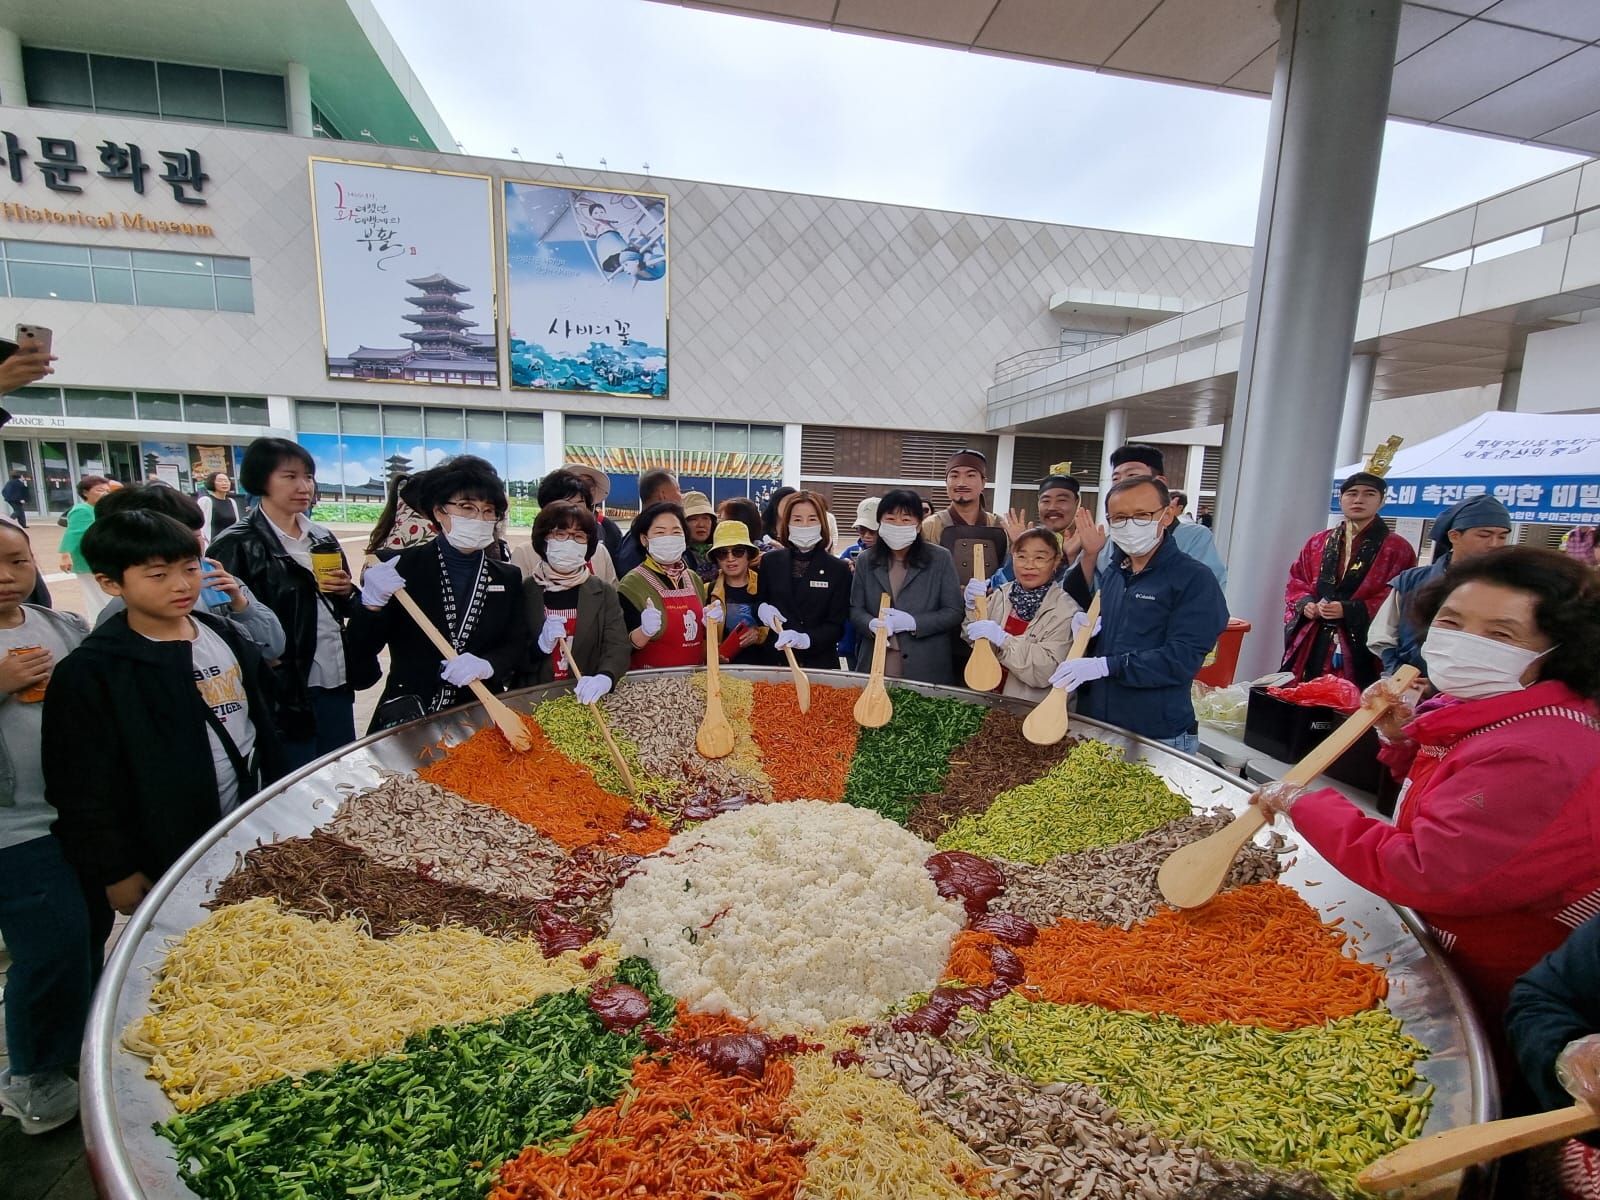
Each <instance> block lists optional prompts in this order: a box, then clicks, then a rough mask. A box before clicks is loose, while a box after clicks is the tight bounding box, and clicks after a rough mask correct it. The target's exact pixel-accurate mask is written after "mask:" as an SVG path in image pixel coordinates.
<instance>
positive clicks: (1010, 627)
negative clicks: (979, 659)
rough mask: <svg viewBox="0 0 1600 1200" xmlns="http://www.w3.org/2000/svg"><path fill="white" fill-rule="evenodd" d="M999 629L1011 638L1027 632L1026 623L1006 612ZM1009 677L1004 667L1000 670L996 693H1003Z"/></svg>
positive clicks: (1015, 615)
mask: <svg viewBox="0 0 1600 1200" xmlns="http://www.w3.org/2000/svg"><path fill="white" fill-rule="evenodd" d="M1000 628H1001V629H1004V630H1005V631H1006V632H1007V633H1009V634H1010V635H1011V636H1012V637H1021V636H1022V635H1023V634H1025V633H1027V632H1028V622H1026V621H1024V620H1023V619H1022V618H1021V617H1019V616H1017V614H1016V613H1014V612H1008V613H1007V614H1006V619H1005V623H1004V624H1003V625H1001V626H1000ZM997 656H998V655H997ZM1010 677H1011V672H1010V671H1008V670H1006V669H1005V668H1004V667H1001V668H1000V682H999V683H997V684H995V686H994V690H995V691H997V692H1002V691H1004V690H1005V686H1006V680H1007V679H1009V678H1010Z"/></svg>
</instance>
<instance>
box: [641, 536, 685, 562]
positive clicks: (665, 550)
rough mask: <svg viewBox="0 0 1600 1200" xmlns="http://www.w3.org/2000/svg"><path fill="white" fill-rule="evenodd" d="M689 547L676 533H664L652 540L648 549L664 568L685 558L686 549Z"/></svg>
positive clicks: (651, 555)
mask: <svg viewBox="0 0 1600 1200" xmlns="http://www.w3.org/2000/svg"><path fill="white" fill-rule="evenodd" d="M687 545H688V543H686V542H685V541H684V540H683V538H682V537H680V536H679V535H678V534H676V533H663V534H658V535H657V536H655V537H653V538H651V539H650V544H649V546H648V547H647V549H648V551H649V554H650V557H651V558H653V559H655V560H656V562H658V563H660V564H661V565H662V566H667V565H668V564H670V563H675V562H678V561H679V560H680V559H682V558H683V551H684V548H685V547H686V546H687Z"/></svg>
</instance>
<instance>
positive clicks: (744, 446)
mask: <svg viewBox="0 0 1600 1200" xmlns="http://www.w3.org/2000/svg"><path fill="white" fill-rule="evenodd" d="M711 440H712V449H714V450H715V451H716V452H717V453H718V454H743V453H744V452H745V451H746V450H748V449H749V444H750V427H749V426H747V425H724V424H722V423H721V422H720V421H719V422H718V423H717V424H716V425H714V426H712V428H711Z"/></svg>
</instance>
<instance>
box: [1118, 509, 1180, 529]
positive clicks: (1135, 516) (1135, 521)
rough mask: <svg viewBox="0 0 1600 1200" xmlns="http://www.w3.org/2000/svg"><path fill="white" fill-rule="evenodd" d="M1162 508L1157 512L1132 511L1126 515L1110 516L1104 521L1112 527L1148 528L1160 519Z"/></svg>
mask: <svg viewBox="0 0 1600 1200" xmlns="http://www.w3.org/2000/svg"><path fill="white" fill-rule="evenodd" d="M1165 511H1166V510H1165V509H1162V510H1160V511H1158V512H1146V513H1132V514H1130V515H1128V516H1126V517H1112V518H1111V519H1110V520H1109V521H1107V522H1106V524H1107V525H1109V526H1110V527H1111V528H1112V529H1126V528H1128V526H1130V525H1132V526H1133V527H1134V528H1135V529H1149V528H1150V526H1152V525H1154V524H1155V523H1156V522H1157V521H1159V520H1160V519H1161V513H1162V512H1165Z"/></svg>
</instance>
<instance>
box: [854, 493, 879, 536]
mask: <svg viewBox="0 0 1600 1200" xmlns="http://www.w3.org/2000/svg"><path fill="white" fill-rule="evenodd" d="M882 502H883V501H882V498H881V497H878V496H868V497H867V498H866V499H865V500H863V501H862V502H861V503H860V504H858V505H856V524H855V527H856V528H857V529H876V528H877V527H878V505H879V504H881V503H882Z"/></svg>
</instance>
